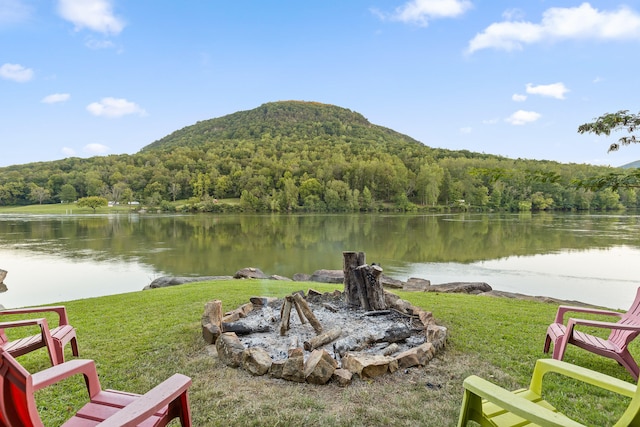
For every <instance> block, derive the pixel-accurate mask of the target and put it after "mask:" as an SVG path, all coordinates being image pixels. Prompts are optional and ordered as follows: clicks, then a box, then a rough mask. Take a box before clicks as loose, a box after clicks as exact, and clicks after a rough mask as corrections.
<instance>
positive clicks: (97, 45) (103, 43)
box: [84, 39, 116, 50]
mask: <svg viewBox="0 0 640 427" xmlns="http://www.w3.org/2000/svg"><path fill="white" fill-rule="evenodd" d="M84 45H85V46H86V47H88V48H89V49H93V50H99V49H112V48H115V47H116V45H115V44H113V42H112V41H110V40H96V39H89V40H87V41H86V42H85V44H84Z"/></svg>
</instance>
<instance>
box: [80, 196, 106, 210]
mask: <svg viewBox="0 0 640 427" xmlns="http://www.w3.org/2000/svg"><path fill="white" fill-rule="evenodd" d="M108 204H109V201H108V200H107V199H106V198H104V197H100V196H88V197H82V198H80V199H78V202H77V205H78V207H79V208H91V209H93V212H94V213H95V211H96V209H98V208H99V207H102V206H107V205H108Z"/></svg>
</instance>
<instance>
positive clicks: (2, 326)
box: [0, 317, 49, 331]
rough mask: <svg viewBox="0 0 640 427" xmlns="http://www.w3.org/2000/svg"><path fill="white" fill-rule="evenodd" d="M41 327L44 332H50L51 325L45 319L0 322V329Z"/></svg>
mask: <svg viewBox="0 0 640 427" xmlns="http://www.w3.org/2000/svg"><path fill="white" fill-rule="evenodd" d="M34 325H39V326H40V328H42V329H43V330H45V329H46V330H47V331H49V324H48V323H47V319H45V318H44V317H43V318H41V319H27V320H16V321H13V322H0V329H7V328H19V327H21V326H34Z"/></svg>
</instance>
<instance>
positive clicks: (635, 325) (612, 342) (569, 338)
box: [544, 288, 640, 381]
mask: <svg viewBox="0 0 640 427" xmlns="http://www.w3.org/2000/svg"><path fill="white" fill-rule="evenodd" d="M568 312H578V313H591V314H602V315H607V316H616V317H619V318H620V320H618V321H617V322H615V323H613V322H602V321H596V320H586V319H574V318H570V319H569V321H568V322H567V324H566V326H565V325H564V320H563V318H564V315H565V313H568ZM578 325H581V326H589V327H595V328H605V329H610V330H611V333H610V334H609V337H608V338H607V339H603V338H600V337H596V336H593V335H589V334H587V333H584V332H580V331H578V330H576V326H578ZM638 334H640V288H638V291H637V293H636V299H635V300H634V301H633V304H631V308H629V310H628V311H627V312H626V313H618V312H615V311H609V310H598V309H592V308H586V307H571V306H564V305H561V306H560V307H558V312H557V313H556V319H555V322H554V323H552V324H551V325H549V327H548V328H547V337H546V338H545V342H544V352H545V353H548V352H549V346H550V344H551V341H553V356H552V357H553V358H554V359H557V360H562V358H563V357H564V352H565V349H566V348H567V344H573V345H575V346H578V347H580V348H583V349H585V350H587V351H590V352H592V353H595V354H599V355H601V356H605V357H609V358H611V359H614V360H615V361H617V362H618V363H619V364H620V365H622V366H624V367H625V369H626V370H627V371H629V373H630V374H631V375H632V376H633V378H634V379H635V380H636V381H638V374H639V369H638V364H637V363H636V361H635V360H634V359H633V356H632V355H631V353H629V349H628V346H629V343H630V342H631V341H632V340H633V339H634V338H635V337H637V336H638Z"/></svg>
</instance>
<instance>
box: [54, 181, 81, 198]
mask: <svg viewBox="0 0 640 427" xmlns="http://www.w3.org/2000/svg"><path fill="white" fill-rule="evenodd" d="M58 198H59V199H60V201H61V202H62V203H72V202H75V201H76V199H77V198H78V192H77V191H76V188H75V187H74V186H73V185H71V184H64V185H63V186H62V187H61V188H60V193H59V194H58Z"/></svg>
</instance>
